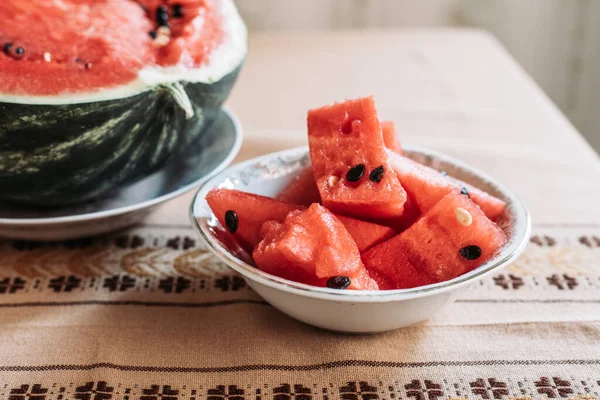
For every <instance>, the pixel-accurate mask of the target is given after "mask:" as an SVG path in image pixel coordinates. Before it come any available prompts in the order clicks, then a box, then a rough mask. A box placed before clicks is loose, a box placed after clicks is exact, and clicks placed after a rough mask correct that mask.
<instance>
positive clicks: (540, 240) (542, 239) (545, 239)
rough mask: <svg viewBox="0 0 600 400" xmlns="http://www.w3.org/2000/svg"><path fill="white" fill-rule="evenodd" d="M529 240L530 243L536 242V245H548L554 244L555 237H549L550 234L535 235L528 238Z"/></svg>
mask: <svg viewBox="0 0 600 400" xmlns="http://www.w3.org/2000/svg"><path fill="white" fill-rule="evenodd" d="M529 241H530V242H531V243H534V244H537V245H538V246H548V247H552V246H556V239H554V238H553V237H550V236H542V235H539V236H538V235H535V236H532V237H531V238H530V239H529Z"/></svg>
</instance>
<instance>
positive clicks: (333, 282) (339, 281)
mask: <svg viewBox="0 0 600 400" xmlns="http://www.w3.org/2000/svg"><path fill="white" fill-rule="evenodd" d="M351 283H352V281H351V280H350V278H348V277H347V276H332V277H331V278H329V279H327V283H326V286H327V287H328V288H330V289H346V288H347V287H348V286H350V284H351Z"/></svg>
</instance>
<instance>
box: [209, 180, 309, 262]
mask: <svg viewBox="0 0 600 400" xmlns="http://www.w3.org/2000/svg"><path fill="white" fill-rule="evenodd" d="M206 201H207V202H208V205H209V206H210V208H211V209H212V211H213V213H214V214H215V216H216V217H217V219H218V220H219V222H220V223H221V225H222V226H223V227H226V228H227V229H228V231H229V232H230V233H232V234H233V236H234V237H235V238H236V239H237V240H238V242H239V243H240V245H241V246H242V247H244V248H245V249H246V250H247V251H249V252H251V251H252V250H253V249H254V246H256V245H257V244H258V242H260V239H261V235H260V230H261V227H262V225H263V223H264V222H266V221H273V220H274V221H280V222H282V221H283V220H284V219H285V217H286V215H288V214H289V213H290V212H291V211H294V210H298V209H301V208H303V207H301V206H297V205H294V204H288V203H284V202H281V201H278V200H275V199H272V198H270V197H265V196H259V195H257V194H252V193H246V192H241V191H239V190H231V189H213V190H211V191H210V192H209V193H208V194H207V195H206Z"/></svg>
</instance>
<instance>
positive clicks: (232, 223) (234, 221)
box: [225, 210, 238, 233]
mask: <svg viewBox="0 0 600 400" xmlns="http://www.w3.org/2000/svg"><path fill="white" fill-rule="evenodd" d="M225 225H227V229H229V232H231V233H235V231H237V228H238V216H237V214H236V213H235V211H233V210H227V212H226V213H225Z"/></svg>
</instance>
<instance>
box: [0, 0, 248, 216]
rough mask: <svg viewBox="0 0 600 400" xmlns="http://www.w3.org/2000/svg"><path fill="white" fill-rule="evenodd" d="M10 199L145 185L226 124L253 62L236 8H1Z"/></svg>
mask: <svg viewBox="0 0 600 400" xmlns="http://www.w3.org/2000/svg"><path fill="white" fill-rule="evenodd" d="M0 20H1V21H3V23H1V24H0V137H1V138H2V151H0V188H2V190H0V200H2V201H4V200H10V201H18V202H24V203H32V204H40V205H43V206H52V205H62V204H67V203H74V202H78V201H84V200H88V199H95V198H97V196H99V195H102V194H104V193H106V192H107V191H108V190H109V189H111V188H113V187H114V186H115V185H118V184H120V183H123V182H126V181H131V180H136V179H139V178H141V177H144V176H146V175H148V174H150V173H152V172H154V171H156V170H157V169H158V168H160V167H162V166H163V165H164V164H165V163H166V162H167V161H168V160H169V159H170V157H172V156H173V155H176V154H178V153H179V152H180V151H182V150H184V149H186V148H188V147H189V146H190V144H191V143H193V142H194V141H196V140H197V139H199V138H200V137H201V135H203V134H204V133H205V132H206V129H205V128H206V127H208V126H210V125H211V123H212V122H213V121H215V119H216V118H217V116H218V115H219V114H220V107H221V105H222V104H223V102H224V101H225V99H226V98H227V96H228V94H229V91H230V90H231V88H232V86H233V84H234V82H235V80H236V77H237V75H238V73H239V71H240V68H241V65H242V63H243V60H244V58H245V56H246V52H247V33H246V28H245V26H244V23H243V21H242V19H241V17H240V15H239V14H238V12H237V9H236V7H235V4H234V2H233V0H202V1H190V0H164V1H163V0H93V1H92V0H87V1H85V0H1V1H0Z"/></svg>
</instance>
